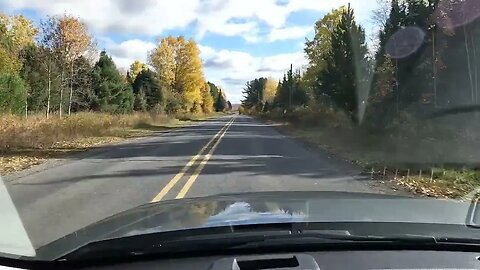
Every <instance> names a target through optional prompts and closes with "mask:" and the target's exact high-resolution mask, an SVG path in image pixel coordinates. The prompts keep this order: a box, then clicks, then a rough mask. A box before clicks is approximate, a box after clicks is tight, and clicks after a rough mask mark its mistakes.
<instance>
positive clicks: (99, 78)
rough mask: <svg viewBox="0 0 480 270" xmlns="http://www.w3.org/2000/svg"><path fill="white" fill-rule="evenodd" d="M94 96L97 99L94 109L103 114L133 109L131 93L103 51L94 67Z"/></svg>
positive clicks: (110, 59)
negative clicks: (103, 112)
mask: <svg viewBox="0 0 480 270" xmlns="http://www.w3.org/2000/svg"><path fill="white" fill-rule="evenodd" d="M94 79H95V95H96V96H97V97H98V102H97V104H94V108H96V109H98V110H101V111H105V112H117V113H124V112H129V111H131V110H132V109H133V102H134V96H133V91H132V89H131V87H130V86H129V85H127V84H126V83H125V82H124V80H123V77H122V75H121V74H120V72H118V70H117V67H116V66H115V63H114V62H113V60H112V58H111V57H109V56H108V55H107V53H106V52H105V51H102V52H101V53H100V59H99V60H98V62H97V63H96V65H95V70H94Z"/></svg>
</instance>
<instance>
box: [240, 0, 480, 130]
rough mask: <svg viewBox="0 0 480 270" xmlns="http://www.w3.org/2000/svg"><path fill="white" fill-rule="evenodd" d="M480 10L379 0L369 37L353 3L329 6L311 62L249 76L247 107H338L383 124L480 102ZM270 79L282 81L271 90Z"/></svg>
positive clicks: (468, 4)
mask: <svg viewBox="0 0 480 270" xmlns="http://www.w3.org/2000/svg"><path fill="white" fill-rule="evenodd" d="M479 15H480V5H479V2H478V1H475V0H471V1H470V0H392V1H388V2H386V1H380V8H379V9H378V10H376V11H375V12H374V14H372V18H371V19H372V21H375V24H377V26H379V27H380V31H379V32H378V34H377V35H376V41H375V42H373V43H374V44H371V43H369V42H367V40H366V34H365V29H364V28H363V27H362V26H361V25H360V24H359V23H358V22H357V21H356V19H355V14H354V10H353V9H352V8H351V7H350V6H343V7H340V8H338V9H335V10H332V11H331V12H330V13H328V14H326V15H325V16H324V17H323V18H321V19H319V20H318V21H317V22H316V24H315V26H314V29H315V35H314V37H313V38H312V39H311V40H306V42H305V47H304V51H305V54H306V56H307V58H308V60H309V64H308V66H307V67H306V68H301V69H299V70H294V69H293V68H290V70H288V71H287V72H286V74H285V75H284V76H283V78H281V79H280V80H279V81H275V79H274V82H270V80H272V79H271V78H258V79H255V80H252V81H251V82H249V83H248V84H247V85H246V87H245V90H244V100H243V106H242V110H244V111H247V112H250V113H254V112H272V113H277V114H284V115H288V114H289V113H293V112H298V111H301V110H303V111H306V110H309V111H316V112H324V111H327V110H330V111H331V110H334V111H337V112H342V113H344V114H346V115H347V117H348V118H349V119H350V120H351V122H352V123H354V124H356V125H362V126H367V127H374V128H376V129H378V128H385V127H388V126H389V125H391V124H392V123H396V122H398V121H404V120H405V119H406V118H412V117H413V118H417V119H419V118H422V117H427V116H429V115H432V114H433V113H434V112H436V111H440V110H443V109H451V108H459V107H462V108H463V107H465V106H472V105H473V106H475V105H477V104H478V102H479V75H480V70H479V68H480V56H478V53H479V52H478V51H477V49H478V48H480V20H479V19H478V17H479ZM293 64H295V63H293ZM266 82H270V85H273V84H275V85H277V87H276V89H275V91H274V92H273V94H272V90H271V89H269V88H268V87H265V85H266ZM272 96H273V98H272ZM317 116H318V115H317ZM317 118H319V117H317ZM312 120H314V119H312Z"/></svg>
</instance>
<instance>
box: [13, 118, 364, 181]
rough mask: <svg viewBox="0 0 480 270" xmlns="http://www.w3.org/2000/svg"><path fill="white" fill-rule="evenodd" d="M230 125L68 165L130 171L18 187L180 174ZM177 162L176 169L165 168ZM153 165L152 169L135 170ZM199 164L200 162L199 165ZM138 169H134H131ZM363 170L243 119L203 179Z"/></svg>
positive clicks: (101, 152) (179, 133)
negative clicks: (123, 165) (113, 166)
mask: <svg viewBox="0 0 480 270" xmlns="http://www.w3.org/2000/svg"><path fill="white" fill-rule="evenodd" d="M226 122H227V121H209V122H208V124H207V125H202V126H193V127H189V128H183V129H180V130H176V131H173V132H170V133H167V134H163V135H162V136H157V137H151V138H146V139H142V140H139V141H134V142H129V143H125V144H120V145H116V146H108V147H102V148H99V149H96V150H95V151H93V152H91V153H85V154H86V155H82V154H80V155H72V156H70V157H69V159H72V160H76V159H77V160H78V161H81V162H82V163H84V164H85V163H91V164H97V165H98V164H101V165H105V167H107V166H109V164H117V163H119V162H126V163H128V164H129V165H130V166H128V168H129V169H124V170H118V169H117V170H115V171H105V172H95V171H90V172H82V174H81V175H79V174H76V175H72V176H71V177H62V178H61V179H55V177H52V178H53V179H51V181H49V179H46V180H45V181H38V182H36V181H29V182H25V183H22V182H19V183H13V184H14V185H55V184H60V183H75V182H79V181H94V180H99V179H116V178H133V179H135V181H141V180H142V178H143V177H154V176H163V175H175V174H177V173H178V172H179V171H180V170H181V169H182V168H183V167H184V166H185V164H186V163H188V161H189V160H190V159H191V157H192V156H193V155H195V154H196V153H197V152H198V151H199V150H200V149H201V148H202V147H203V146H204V145H205V144H206V143H207V142H208V141H209V140H210V139H211V138H212V137H213V136H214V135H215V134H216V133H217V132H218V131H219V130H220V129H221V128H222V127H223V126H224V125H225V124H226ZM162 161H169V163H170V164H172V161H175V162H173V163H174V164H175V165H165V163H164V162H162ZM145 162H149V164H152V165H148V166H140V167H138V166H136V165H135V164H138V165H142V164H144V163H145ZM199 162H200V160H199V161H198V162H197V163H199ZM132 167H133V168H134V169H130V168H132ZM359 173H360V171H359V169H358V168H356V167H354V166H353V165H351V164H348V163H346V162H343V161H340V160H336V159H334V158H333V157H330V156H329V155H328V154H327V153H324V152H321V151H318V150H313V149H308V148H307V147H306V146H305V145H303V144H302V143H300V142H298V141H296V140H294V139H291V138H288V137H286V136H284V135H282V134H280V133H278V132H277V131H276V130H275V129H273V128H272V127H270V126H269V125H267V124H263V123H260V122H257V121H254V120H252V119H251V118H244V117H239V118H237V119H236V121H235V123H234V124H233V125H232V126H231V127H230V129H229V130H228V132H227V133H226V135H225V136H224V137H223V139H222V141H221V143H220V144H219V146H218V148H217V149H216V150H215V152H214V155H213V157H212V158H211V159H210V161H209V162H208V164H207V166H206V167H205V169H204V170H203V171H202V173H201V174H202V175H206V176H208V175H232V174H240V175H242V176H245V177H252V178H255V177H256V176H259V175H269V176H295V177H302V178H311V179H322V178H329V179H331V178H337V177H340V178H341V177H346V176H353V175H358V174H359Z"/></svg>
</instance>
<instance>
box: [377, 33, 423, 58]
mask: <svg viewBox="0 0 480 270" xmlns="http://www.w3.org/2000/svg"><path fill="white" fill-rule="evenodd" d="M424 39H425V32H423V30H422V29H420V28H418V27H416V26H407V27H405V28H403V29H400V30H398V31H397V32H396V33H395V34H393V35H392V36H391V37H390V38H389V39H388V41H387V44H386V46H385V51H386V53H387V54H388V55H389V56H390V57H392V58H396V59H398V58H405V57H407V56H409V55H411V54H413V53H415V52H416V51H417V50H418V49H419V48H420V47H421V46H422V44H423V41H424Z"/></svg>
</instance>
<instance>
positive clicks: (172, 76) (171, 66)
mask: <svg viewBox="0 0 480 270" xmlns="http://www.w3.org/2000/svg"><path fill="white" fill-rule="evenodd" d="M149 63H150V64H151V65H152V66H153V67H154V68H155V70H156V71H157V73H158V75H159V78H160V80H161V82H162V83H164V84H165V85H166V86H167V87H168V88H169V90H170V92H172V95H171V96H175V97H176V98H180V102H181V107H182V109H183V111H198V110H199V108H200V104H201V103H202V91H201V89H202V88H203V87H204V76H203V66H202V61H201V59H200V51H199V49H198V46H197V44H196V43H195V41H193V40H186V39H185V38H183V37H177V38H175V37H171V36H170V37H167V38H164V39H162V40H161V41H160V43H159V44H158V46H157V47H156V48H155V49H154V50H153V51H152V52H151V53H150V55H149Z"/></svg>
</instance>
